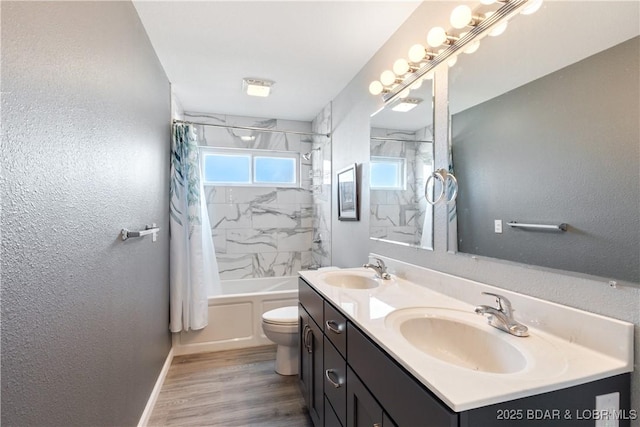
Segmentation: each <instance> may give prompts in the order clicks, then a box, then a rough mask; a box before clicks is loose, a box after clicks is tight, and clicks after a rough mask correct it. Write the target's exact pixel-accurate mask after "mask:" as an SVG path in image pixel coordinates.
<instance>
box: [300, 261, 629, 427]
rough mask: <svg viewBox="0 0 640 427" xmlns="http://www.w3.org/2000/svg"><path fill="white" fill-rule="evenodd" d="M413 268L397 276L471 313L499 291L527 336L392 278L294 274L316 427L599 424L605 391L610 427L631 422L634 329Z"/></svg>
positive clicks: (361, 273)
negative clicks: (611, 404)
mask: <svg viewBox="0 0 640 427" xmlns="http://www.w3.org/2000/svg"><path fill="white" fill-rule="evenodd" d="M416 269H417V270H423V271H413V272H412V273H411V274H407V276H411V275H412V274H413V275H415V277H421V278H422V280H424V281H426V282H428V283H432V284H434V286H446V287H447V288H448V289H449V290H452V291H453V292H458V293H459V294H460V295H462V294H463V293H461V292H462V291H461V289H464V293H466V295H469V297H470V298H471V299H474V298H475V299H477V304H481V303H486V302H488V301H491V299H488V297H486V296H481V292H483V291H495V292H498V293H502V294H505V295H506V296H508V298H509V299H510V300H511V301H512V302H513V305H514V308H515V310H517V313H518V317H519V320H521V321H522V322H523V323H526V324H527V325H528V326H529V328H530V329H529V330H530V336H528V337H515V336H512V335H509V334H507V333H505V332H503V331H500V330H498V329H496V328H493V327H491V326H489V325H488V324H487V321H486V318H483V317H481V316H478V315H476V314H475V313H474V311H473V309H474V306H473V305H471V304H469V303H467V302H465V301H464V300H463V299H460V298H452V297H451V296H447V295H443V294H442V293H439V292H436V291H434V290H433V289H431V288H429V287H428V286H425V285H424V284H423V283H420V284H417V283H413V282H412V281H410V280H406V279H405V278H400V277H398V276H396V275H393V276H392V278H391V280H382V279H379V278H375V277H374V273H373V272H372V271H370V270H364V269H341V270H333V271H325V272H317V271H304V272H301V273H300V276H301V277H300V279H299V300H300V306H299V316H300V319H299V320H300V323H299V325H300V329H299V333H300V336H299V338H300V340H299V342H300V345H299V356H300V360H299V363H300V371H299V372H300V373H299V379H300V385H301V388H302V391H303V394H304V397H305V400H306V403H307V406H308V408H309V412H310V415H311V418H312V420H313V423H314V425H315V426H316V427H318V426H341V427H347V426H349V427H352V426H378V427H381V426H384V427H387V426H408V427H413V426H426V427H429V426H451V427H453V426H456V427H473V426H477V427H492V426H516V427H517V426H541V425H554V426H556V425H559V426H590V427H592V426H594V425H595V419H596V418H597V417H603V416H605V417H606V416H609V415H608V414H605V413H604V412H598V411H596V408H597V409H607V408H603V407H602V403H600V404H599V406H597V407H596V396H604V395H609V394H611V393H618V395H617V396H616V395H614V396H609V398H611V397H613V399H614V401H615V400H616V399H617V401H618V406H617V411H616V412H615V416H617V417H618V418H619V424H618V425H619V426H623V427H624V426H628V425H629V422H630V420H631V419H634V418H635V417H636V416H637V414H635V412H633V411H631V408H630V375H629V372H631V371H632V370H633V365H632V359H633V358H632V350H631V349H632V344H633V336H632V334H633V325H631V324H628V323H626V322H620V321H617V320H614V319H609V318H605V317H602V316H598V315H594V314H591V313H586V312H582V311H579V310H575V309H572V308H569V307H564V306H559V305H558V304H553V303H549V302H546V301H541V300H538V299H535V298H531V297H527V296H524V295H520V294H515V293H512V292H508V291H504V290H498V289H495V288H492V287H490V286H487V285H483V284H480V283H477V282H470V281H466V280H464V279H460V278H455V277H453V276H448V275H445V274H441V273H438V272H434V271H430V270H427V269H421V268H416ZM447 285H448V286H447ZM558 319H562V323H563V325H558V323H557V321H558ZM597 331H600V332H597ZM601 400H602V398H599V402H601Z"/></svg>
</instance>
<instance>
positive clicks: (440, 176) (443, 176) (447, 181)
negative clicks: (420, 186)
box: [424, 169, 458, 205]
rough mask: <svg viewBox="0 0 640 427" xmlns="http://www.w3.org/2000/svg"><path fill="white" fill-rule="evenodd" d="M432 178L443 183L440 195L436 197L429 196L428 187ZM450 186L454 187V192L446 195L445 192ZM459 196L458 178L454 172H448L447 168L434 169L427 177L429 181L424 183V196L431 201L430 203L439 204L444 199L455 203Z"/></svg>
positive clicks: (428, 201)
mask: <svg viewBox="0 0 640 427" xmlns="http://www.w3.org/2000/svg"><path fill="white" fill-rule="evenodd" d="M431 180H436V181H440V183H441V184H442V185H441V186H440V193H438V197H436V198H435V199H430V198H429V191H428V188H429V182H430V181H431ZM434 186H435V182H434ZM450 187H452V188H453V193H452V194H451V195H450V196H449V195H446V194H445V192H446V193H448V190H449V188H450ZM457 197H458V180H457V179H456V177H455V176H454V175H453V174H452V173H449V172H447V171H446V170H445V169H438V170H436V171H434V172H433V173H432V174H431V175H429V177H428V178H427V182H425V183H424V198H425V200H426V201H427V203H429V204H430V205H437V204H438V203H440V202H442V201H443V200H444V203H445V204H447V205H449V204H451V203H453V202H454V201H455V200H456V198H457Z"/></svg>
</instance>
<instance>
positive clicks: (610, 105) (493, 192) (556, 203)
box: [452, 37, 640, 282]
mask: <svg viewBox="0 0 640 427" xmlns="http://www.w3.org/2000/svg"><path fill="white" fill-rule="evenodd" d="M638 51H640V38H638V37H635V38H633V39H631V40H629V41H627V42H625V43H622V44H620V45H618V46H615V47H613V48H611V49H607V50H606V51H604V52H600V53H599V54H597V55H594V56H592V57H590V58H587V59H585V60H582V61H580V62H578V63H575V64H573V65H571V66H569V67H566V68H564V69H562V70H559V71H556V72H554V73H552V74H549V75H547V76H545V77H543V78H541V79H538V80H536V81H533V82H531V83H528V84H526V85H524V86H521V87H519V88H517V89H514V90H512V91H510V92H508V93H505V94H503V95H500V96H498V97H496V98H493V99H491V100H489V101H486V102H484V103H482V104H479V105H476V106H474V107H472V108H469V109H467V110H465V111H463V112H460V113H458V114H455V115H454V116H453V117H452V136H453V164H454V168H455V173H456V177H457V178H458V182H459V184H460V194H459V196H458V199H457V208H458V249H459V250H460V252H466V253H473V254H478V255H484V256H490V257H494V258H500V259H507V260H511V261H518V262H524V263H526V264H533V265H541V266H546V267H551V268H558V269H563V270H571V271H580V272H583V273H588V274H594V275H598V276H606V277H612V278H615V279H625V280H628V281H632V282H640V263H639V262H638V260H640V218H639V216H638V206H640V186H638V178H639V177H638V171H639V170H640V163H639V159H640V144H639V143H638V141H640V128H639V126H638V117H640V111H639V108H638V104H639V98H638V94H639V93H640V87H639V83H640V77H639V75H638V67H639V64H638V62H639V59H638V58H639V56H638ZM611 69H614V70H616V71H615V78H611V75H610V73H611ZM616 190H623V191H616ZM494 219H502V220H503V221H505V222H506V221H511V220H517V221H519V222H534V223H561V222H567V223H569V229H568V231H567V232H566V233H545V232H533V231H523V230H521V229H511V228H509V227H507V226H506V224H505V226H504V230H503V233H502V234H496V233H494V230H493V221H494Z"/></svg>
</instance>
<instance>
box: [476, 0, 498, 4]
mask: <svg viewBox="0 0 640 427" xmlns="http://www.w3.org/2000/svg"><path fill="white" fill-rule="evenodd" d="M495 2H496V0H480V3H482V4H494V3H495Z"/></svg>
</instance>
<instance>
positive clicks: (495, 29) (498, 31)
mask: <svg viewBox="0 0 640 427" xmlns="http://www.w3.org/2000/svg"><path fill="white" fill-rule="evenodd" d="M494 13H495V12H487V13H486V14H485V16H486V17H487V18H490V17H491V15H493V14H494ZM508 24H509V22H508V21H506V20H505V21H503V22H502V23H500V24H498V25H496V26H494V27H493V28H492V29H491V31H489V35H490V36H491V37H497V36H499V35H500V34H502V33H504V32H505V30H506V29H507V25H508Z"/></svg>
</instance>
